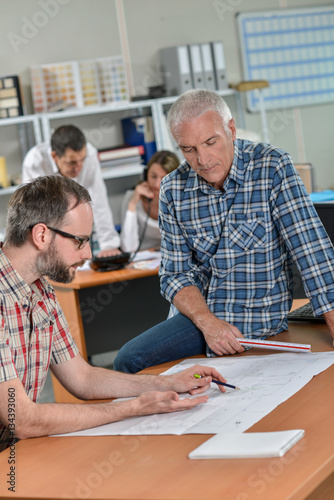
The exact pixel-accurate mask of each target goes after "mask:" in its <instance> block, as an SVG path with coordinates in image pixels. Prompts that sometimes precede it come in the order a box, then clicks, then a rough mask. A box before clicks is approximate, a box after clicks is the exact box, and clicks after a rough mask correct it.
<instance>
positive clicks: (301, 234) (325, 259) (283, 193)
mask: <svg viewBox="0 0 334 500" xmlns="http://www.w3.org/2000/svg"><path fill="white" fill-rule="evenodd" d="M270 204H271V209H272V214H273V218H274V220H275V222H276V225H277V227H278V228H279V231H280V233H281V235H282V236H283V238H284V240H285V243H286V245H287V247H288V249H289V251H290V253H291V255H292V258H293V261H294V262H295V263H296V265H297V267H298V269H299V271H300V273H301V276H302V280H303V285H304V289H305V293H306V295H307V296H308V298H309V299H310V301H311V305H312V308H313V311H314V313H315V315H319V314H323V313H325V312H327V311H330V310H332V309H334V249H333V245H332V243H331V241H330V239H329V237H328V235H327V233H326V231H325V229H324V227H323V225H322V223H321V221H320V219H319V217H318V214H317V212H316V210H315V208H314V206H313V203H312V202H311V199H310V197H309V195H308V193H307V192H306V189H305V187H304V184H303V183H302V181H301V179H300V178H299V176H298V175H297V174H296V170H295V168H294V166H293V164H292V160H291V158H290V156H289V155H285V156H283V157H282V160H281V162H280V163H279V164H278V166H277V169H276V172H275V175H274V182H273V189H272V191H271V196H270Z"/></svg>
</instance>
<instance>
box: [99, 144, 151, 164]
mask: <svg viewBox="0 0 334 500" xmlns="http://www.w3.org/2000/svg"><path fill="white" fill-rule="evenodd" d="M144 153H145V150H144V146H124V147H120V148H109V149H100V150H99V151H98V153H97V156H98V159H99V161H110V160H120V159H123V158H127V159H128V158H132V157H134V156H135V157H137V158H138V157H139V158H141V155H143V154H144Z"/></svg>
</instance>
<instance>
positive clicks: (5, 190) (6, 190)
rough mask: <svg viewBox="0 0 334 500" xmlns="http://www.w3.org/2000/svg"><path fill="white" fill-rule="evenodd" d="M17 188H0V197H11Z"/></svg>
mask: <svg viewBox="0 0 334 500" xmlns="http://www.w3.org/2000/svg"><path fill="white" fill-rule="evenodd" d="M18 187H19V186H10V187H8V188H2V189H0V196H6V195H7V196H9V195H12V194H13V193H14V191H16V190H17V188H18Z"/></svg>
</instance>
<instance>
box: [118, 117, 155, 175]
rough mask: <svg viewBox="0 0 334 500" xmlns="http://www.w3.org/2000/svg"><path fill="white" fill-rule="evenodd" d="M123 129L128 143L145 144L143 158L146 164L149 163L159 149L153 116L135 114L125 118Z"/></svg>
mask: <svg viewBox="0 0 334 500" xmlns="http://www.w3.org/2000/svg"><path fill="white" fill-rule="evenodd" d="M122 129H123V137H124V142H125V143H126V144H129V145H130V146H144V150H145V154H144V155H143V156H142V158H143V161H144V163H145V165H147V163H148V161H149V159H150V158H151V156H152V155H153V154H154V153H155V152H156V150H157V146H156V143H155V137H154V129H153V122H152V117H151V116H135V117H131V118H123V120H122Z"/></svg>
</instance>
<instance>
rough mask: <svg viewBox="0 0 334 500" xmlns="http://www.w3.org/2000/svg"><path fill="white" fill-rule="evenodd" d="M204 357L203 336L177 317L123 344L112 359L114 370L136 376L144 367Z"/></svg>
mask: <svg viewBox="0 0 334 500" xmlns="http://www.w3.org/2000/svg"><path fill="white" fill-rule="evenodd" d="M205 353H206V343H205V340H204V336H203V333H202V332H201V331H200V330H199V329H198V328H197V327H196V326H195V325H194V323H193V322H192V321H190V319H188V318H187V317H186V316H183V314H180V313H179V314H176V316H173V317H172V318H170V319H166V320H165V321H163V322H162V323H159V324H158V325H156V326H153V327H152V328H150V329H149V330H146V332H144V333H142V334H140V335H138V336H137V337H135V338H134V339H132V340H130V341H129V342H127V343H126V344H125V345H124V346H123V347H122V348H121V349H120V351H119V353H118V354H117V356H116V359H115V361H114V369H115V370H117V371H121V372H125V373H137V372H139V371H140V370H143V369H144V368H147V367H148V366H153V365H159V364H160V363H165V362H166V361H174V360H176V359H180V358H185V357H188V356H196V355H199V354H205Z"/></svg>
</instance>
